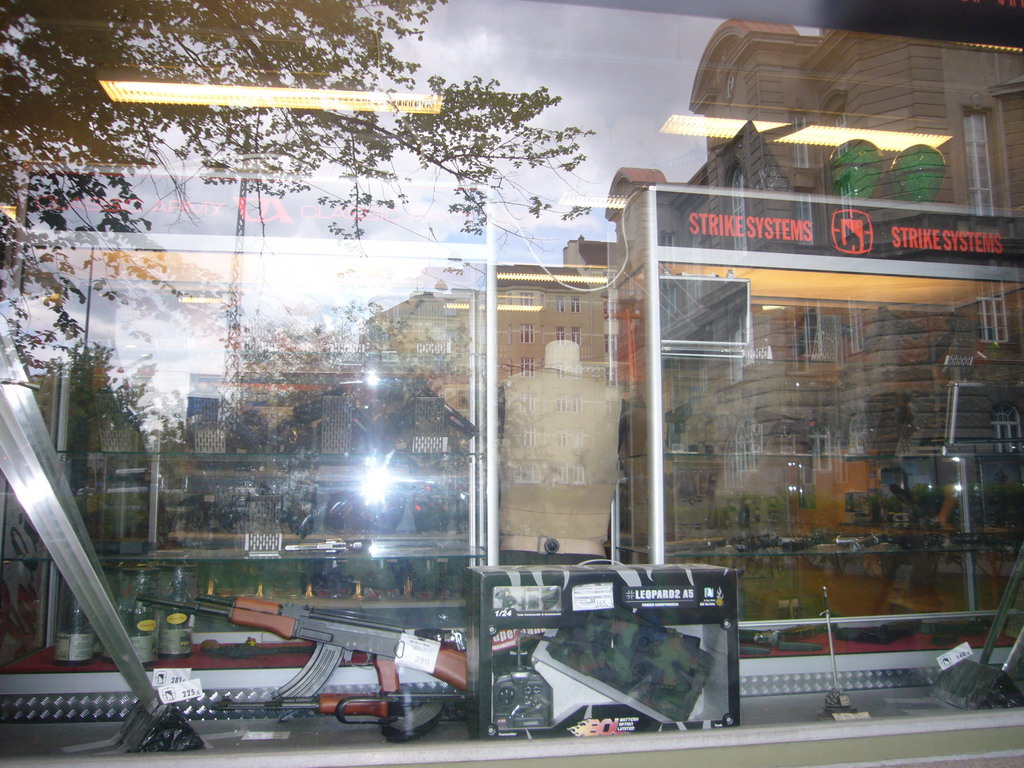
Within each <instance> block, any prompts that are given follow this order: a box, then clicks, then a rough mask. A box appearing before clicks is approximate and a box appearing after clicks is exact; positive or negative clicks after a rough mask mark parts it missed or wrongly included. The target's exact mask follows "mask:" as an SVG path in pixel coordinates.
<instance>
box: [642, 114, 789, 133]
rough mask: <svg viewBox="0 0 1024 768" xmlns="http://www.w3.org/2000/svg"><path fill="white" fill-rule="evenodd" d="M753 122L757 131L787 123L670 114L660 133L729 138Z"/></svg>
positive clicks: (761, 131)
mask: <svg viewBox="0 0 1024 768" xmlns="http://www.w3.org/2000/svg"><path fill="white" fill-rule="evenodd" d="M750 122H753V124H754V127H755V128H756V129H757V130H758V132H760V133H763V132H765V131H770V130H772V129H773V128H781V127H782V126H784V125H789V123H770V122H767V121H764V120H743V119H741V118H732V117H704V116H703V115H671V116H670V117H669V118H668V120H666V121H665V124H664V125H663V126H661V132H662V133H676V134H679V135H680V136H707V137H708V138H711V139H731V138H732V137H733V136H735V135H736V134H737V133H739V132H740V129H741V128H742V127H743V126H744V125H746V124H747V123H750Z"/></svg>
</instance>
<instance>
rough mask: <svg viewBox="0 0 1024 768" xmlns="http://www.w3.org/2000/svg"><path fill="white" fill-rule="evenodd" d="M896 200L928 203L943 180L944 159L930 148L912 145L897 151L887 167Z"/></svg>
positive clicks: (937, 194) (937, 191)
mask: <svg viewBox="0 0 1024 768" xmlns="http://www.w3.org/2000/svg"><path fill="white" fill-rule="evenodd" d="M889 172H890V173H891V174H892V184H893V193H892V196H893V197H894V198H896V199H897V200H907V201H909V202H915V203H931V202H934V201H935V198H936V197H938V196H939V188H940V187H941V186H942V180H943V179H944V178H946V158H944V157H943V156H942V153H941V152H939V150H937V149H935V148H934V147H929V146H927V145H925V144H915V145H914V146H912V147H908V148H907V149H905V150H903V151H902V152H900V154H898V155H896V157H895V158H894V159H893V161H892V166H891V167H890V168H889Z"/></svg>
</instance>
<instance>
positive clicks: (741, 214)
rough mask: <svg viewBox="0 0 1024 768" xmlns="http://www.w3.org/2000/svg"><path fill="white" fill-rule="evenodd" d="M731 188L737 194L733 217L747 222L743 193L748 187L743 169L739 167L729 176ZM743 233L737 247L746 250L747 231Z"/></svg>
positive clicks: (745, 201) (737, 239)
mask: <svg viewBox="0 0 1024 768" xmlns="http://www.w3.org/2000/svg"><path fill="white" fill-rule="evenodd" d="M729 186H730V187H732V190H733V192H736V193H737V195H736V196H735V197H734V198H733V199H732V215H733V216H736V217H737V219H738V220H740V221H745V220H746V216H747V199H746V198H745V197H744V196H743V194H742V192H743V190H744V189H746V187H747V174H746V173H744V172H743V169H742V168H740V167H738V166H737V167H736V168H733V169H732V172H731V173H730V174H729ZM742 231H743V233H744V234H741V235H740V236H739V237H737V238H736V247H737V248H739V249H741V250H746V248H747V236H746V229H744V230H742Z"/></svg>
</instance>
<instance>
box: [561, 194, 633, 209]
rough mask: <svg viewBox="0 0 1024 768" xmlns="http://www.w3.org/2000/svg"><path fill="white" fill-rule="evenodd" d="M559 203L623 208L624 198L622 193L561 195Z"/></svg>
mask: <svg viewBox="0 0 1024 768" xmlns="http://www.w3.org/2000/svg"><path fill="white" fill-rule="evenodd" d="M558 204H559V205H579V206H583V207H585V208H625V207H626V198H625V197H624V196H622V195H569V194H565V195H562V199H561V200H559V201H558Z"/></svg>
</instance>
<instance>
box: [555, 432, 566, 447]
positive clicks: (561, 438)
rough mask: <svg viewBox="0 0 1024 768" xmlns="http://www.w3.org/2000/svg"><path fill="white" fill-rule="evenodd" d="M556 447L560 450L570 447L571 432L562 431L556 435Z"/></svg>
mask: <svg viewBox="0 0 1024 768" xmlns="http://www.w3.org/2000/svg"><path fill="white" fill-rule="evenodd" d="M555 445H556V446H557V447H558V448H568V447H569V432H568V431H567V430H564V429H560V430H558V432H556V433H555Z"/></svg>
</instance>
